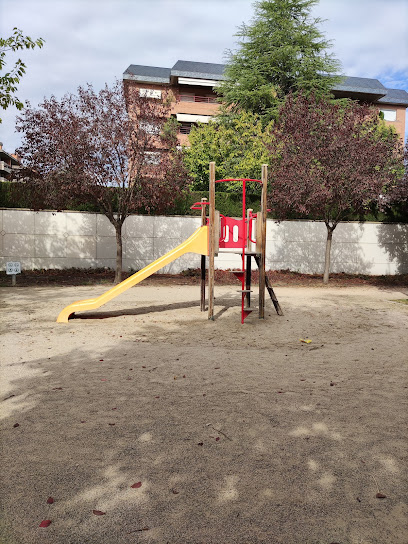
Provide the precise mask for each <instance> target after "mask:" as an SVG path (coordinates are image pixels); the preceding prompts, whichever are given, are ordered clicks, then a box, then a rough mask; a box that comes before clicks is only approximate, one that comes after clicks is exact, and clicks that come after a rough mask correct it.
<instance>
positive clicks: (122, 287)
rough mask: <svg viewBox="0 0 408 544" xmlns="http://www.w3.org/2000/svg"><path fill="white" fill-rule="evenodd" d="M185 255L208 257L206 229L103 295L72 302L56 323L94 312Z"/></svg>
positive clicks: (198, 230)
mask: <svg viewBox="0 0 408 544" xmlns="http://www.w3.org/2000/svg"><path fill="white" fill-rule="evenodd" d="M185 253H198V254H199V255H208V227H207V226H204V227H200V228H199V229H197V230H196V231H195V232H194V233H193V234H192V235H191V236H190V237H189V238H187V240H185V241H184V242H183V243H182V244H180V245H179V246H177V247H176V248H174V249H172V250H171V251H169V252H168V253H166V254H165V255H163V256H162V257H160V258H159V259H157V260H156V261H154V262H153V263H151V264H149V265H147V266H145V267H144V268H142V270H139V272H136V273H135V274H133V275H132V276H130V277H129V278H127V279H126V280H124V281H122V282H121V283H119V284H118V285H115V287H112V289H109V291H106V293H103V295H100V296H99V297H96V298H89V299H87V300H78V301H77V302H73V303H72V304H70V305H69V306H67V307H66V308H64V309H63V310H62V312H61V313H60V314H59V316H58V319H57V322H58V323H68V319H69V318H70V316H71V315H73V314H74V313H75V312H84V311H86V310H96V309H97V308H100V307H101V306H102V305H103V304H106V303H107V302H109V301H110V300H112V299H113V298H115V297H117V296H118V295H121V294H122V293H123V292H124V291H126V290H127V289H129V288H130V287H133V286H134V285H136V284H137V283H140V282H141V281H142V280H144V279H145V278H147V277H149V276H151V275H152V274H154V273H155V272H157V271H158V270H160V268H163V266H166V264H169V263H171V262H172V261H174V260H176V259H178V258H179V257H181V256H182V255H184V254H185Z"/></svg>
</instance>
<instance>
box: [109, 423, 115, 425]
mask: <svg viewBox="0 0 408 544" xmlns="http://www.w3.org/2000/svg"><path fill="white" fill-rule="evenodd" d="M108 425H116V423H108Z"/></svg>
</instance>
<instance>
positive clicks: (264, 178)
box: [259, 164, 268, 319]
mask: <svg viewBox="0 0 408 544" xmlns="http://www.w3.org/2000/svg"><path fill="white" fill-rule="evenodd" d="M267 188H268V166H267V165H266V164H263V165H262V197H261V212H262V215H261V222H262V223H261V228H260V231H261V232H260V234H261V247H260V250H261V254H260V267H259V319H264V318H265V256H266V214H267V211H266V209H267V203H266V199H267Z"/></svg>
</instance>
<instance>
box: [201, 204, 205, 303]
mask: <svg viewBox="0 0 408 544" xmlns="http://www.w3.org/2000/svg"><path fill="white" fill-rule="evenodd" d="M205 201H206V199H205V198H202V199H201V203H203V202H205ZM205 223H206V210H205V206H204V204H201V226H202V227H204V226H205ZM205 265H206V258H205V255H201V301H200V310H201V311H202V312H204V310H205Z"/></svg>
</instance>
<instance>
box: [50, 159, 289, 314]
mask: <svg viewBox="0 0 408 544" xmlns="http://www.w3.org/2000/svg"><path fill="white" fill-rule="evenodd" d="M267 172H268V167H267V165H262V179H261V180H254V179H241V178H234V179H220V180H216V179H215V163H214V162H211V163H210V184H209V199H208V201H206V200H205V199H202V200H201V202H196V203H195V204H193V205H192V206H191V208H192V209H201V226H200V227H199V228H198V229H197V230H196V231H195V232H194V233H193V234H192V235H191V236H190V237H189V238H187V240H185V241H184V242H182V243H181V244H180V245H178V246H177V247H176V248H174V249H173V250H171V251H169V252H168V253H166V254H165V255H163V256H162V257H160V258H159V259H157V260H155V261H154V262H152V263H151V264H149V265H147V266H145V267H144V268H142V270H139V272H136V273H135V274H133V275H132V276H130V277H129V278H127V279H126V280H124V281H122V282H121V283H119V284H118V285H115V286H114V287H112V288H111V289H109V290H108V291H106V292H105V293H103V294H102V295H100V296H99V297H96V298H92V299H86V300H79V301H77V302H74V303H72V304H70V305H69V306H67V307H66V308H64V309H63V310H62V311H61V313H60V314H59V316H58V318H57V322H59V323H68V320H69V318H70V317H71V316H73V315H74V314H75V313H77V312H83V311H89V310H96V309H97V308H100V307H101V306H102V305H104V304H106V303H107V302H109V301H110V300H112V299H113V298H115V297H117V296H118V295H120V294H122V293H123V292H125V291H126V290H127V289H129V288H130V287H133V286H134V285H137V284H138V283H140V282H141V281H143V280H144V279H145V278H147V277H149V276H151V275H152V274H154V273H155V272H157V271H158V270H160V269H161V268H163V267H164V266H166V265H167V264H169V263H171V262H172V261H174V260H175V259H178V258H179V257H181V256H182V255H184V254H185V253H196V254H198V255H201V303H200V308H201V311H204V310H205V302H206V292H205V291H206V290H205V284H206V261H207V256H208V319H211V320H213V319H214V283H215V281H214V279H215V277H214V271H215V257H216V256H217V255H218V253H219V252H230V253H231V252H232V253H238V254H239V255H241V268H240V269H239V270H233V271H232V272H233V274H234V275H235V276H236V278H237V279H238V280H239V281H240V282H241V289H240V293H241V323H244V320H245V318H246V317H247V316H248V315H249V314H250V313H251V312H252V308H251V292H252V291H251V262H252V261H251V260H252V257H254V259H255V262H256V264H257V266H258V269H259V304H258V311H259V318H260V319H263V318H264V317H265V290H266V289H267V290H268V293H269V296H270V298H271V300H272V302H273V304H274V306H275V310H276V312H277V313H278V315H283V313H282V310H281V307H280V305H279V302H278V300H277V298H276V296H275V293H274V291H273V288H272V287H271V286H270V285H269V281H268V278H267V276H266V273H265V252H266V215H267V206H266V194H267V177H268V176H267ZM228 181H239V182H241V183H242V218H241V219H234V218H232V217H225V216H223V215H221V214H220V213H219V211H217V210H216V209H215V184H216V183H222V182H228ZM247 182H254V183H261V184H262V195H261V210H260V211H259V212H258V213H256V214H254V213H253V210H251V209H249V210H246V184H247ZM207 207H208V216H207V214H206V212H207Z"/></svg>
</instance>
